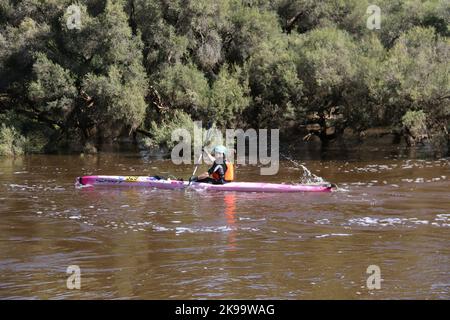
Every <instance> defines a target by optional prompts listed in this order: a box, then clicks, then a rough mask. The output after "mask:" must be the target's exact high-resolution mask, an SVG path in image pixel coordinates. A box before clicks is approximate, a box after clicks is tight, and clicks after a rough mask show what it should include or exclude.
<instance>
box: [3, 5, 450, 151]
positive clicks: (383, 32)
mask: <svg viewBox="0 0 450 320" xmlns="http://www.w3.org/2000/svg"><path fill="white" fill-rule="evenodd" d="M370 4H376V5H378V6H379V7H380V9H381V29H379V30H369V29H368V28H367V27H366V20H367V18H368V17H369V14H368V13H367V12H366V10H367V8H368V6H369V5H370ZM71 5H76V6H77V8H79V12H80V16H79V17H80V21H79V22H80V25H79V26H78V27H77V28H71V27H70V25H68V24H67V21H68V20H70V19H73V14H74V11H73V10H68V8H69V6H71ZM449 17H450V5H449V3H448V1H446V0H441V1H439V0H428V1H421V0H404V1H400V0H394V1H388V0H379V1H375V3H373V2H372V1H371V2H370V3H369V2H368V1H365V0H330V1H317V0H316V1H313V0H275V1H269V0H228V1H226V0H195V1H194V0H79V1H68V0H49V1H39V0H2V1H1V2H0V120H1V123H2V124H1V127H0V154H17V153H21V152H41V151H56V150H60V149H63V148H69V149H73V150H83V149H85V150H95V149H97V148H98V147H100V146H101V145H102V144H104V143H110V142H112V141H114V140H116V139H117V138H118V137H123V136H134V137H137V138H139V139H140V138H142V137H145V139H142V140H143V141H145V142H146V143H147V144H153V145H161V144H168V143H169V140H170V133H171V130H172V129H174V128H176V127H180V126H189V127H191V126H192V121H193V120H203V121H205V122H206V121H209V120H214V121H215V122H216V124H217V125H218V126H219V127H222V128H226V127H235V126H239V127H243V128H245V127H253V128H284V127H286V126H287V124H289V125H290V126H292V125H293V126H294V127H295V126H298V125H302V124H305V123H306V122H307V119H308V117H310V116H311V115H314V116H315V117H316V118H317V122H318V123H319V124H320V125H321V127H322V128H326V127H327V126H330V125H331V124H330V119H334V120H333V121H334V122H335V123H333V124H332V125H333V126H336V127H339V128H340V129H343V128H351V129H353V130H354V131H356V132H360V131H363V130H366V129H368V128H372V127H376V126H390V127H403V128H404V130H405V132H406V133H407V134H408V136H409V138H410V140H411V143H414V142H415V141H416V140H420V139H421V137H423V136H424V135H427V136H428V137H433V138H436V139H441V140H442V141H446V139H447V137H448V132H447V130H448V126H449V119H450V80H449V74H450V50H449V48H450V47H449V29H448V26H449V21H450V19H449ZM71 21H72V20H71ZM321 132H322V133H321V134H320V137H321V139H327V136H326V134H324V133H325V132H326V131H325V130H322V131H321Z"/></svg>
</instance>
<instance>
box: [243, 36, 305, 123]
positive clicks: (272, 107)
mask: <svg viewBox="0 0 450 320" xmlns="http://www.w3.org/2000/svg"><path fill="white" fill-rule="evenodd" d="M287 46H288V43H287V42H286V41H280V42H279V43H276V45H274V43H264V44H262V45H261V49H260V51H259V52H258V53H257V54H255V55H254V56H253V58H252V59H251V60H250V61H249V63H248V65H247V67H248V73H249V85H250V89H251V95H252V97H253V103H252V107H253V108H252V109H251V111H252V115H249V116H253V117H254V120H256V121H253V124H255V125H256V126H258V127H259V126H261V127H277V128H279V127H280V126H281V127H282V126H283V125H284V124H285V121H286V120H289V119H292V118H295V117H296V115H295V113H296V112H297V111H299V110H300V109H299V107H300V106H299V103H300V98H301V97H302V94H303V83H302V81H301V80H300V79H299V77H298V74H297V69H296V64H295V55H294V52H293V51H291V50H288V47H287Z"/></svg>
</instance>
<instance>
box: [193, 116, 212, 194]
mask: <svg viewBox="0 0 450 320" xmlns="http://www.w3.org/2000/svg"><path fill="white" fill-rule="evenodd" d="M211 127H212V123H211V122H208V124H207V125H206V130H208V131H207V133H206V139H205V141H204V142H203V143H202V153H200V157H199V158H198V161H197V164H196V165H195V168H194V172H192V176H191V177H190V178H189V183H188V186H190V185H191V182H192V178H194V176H195V173H196V172H197V169H198V166H199V165H200V161H201V160H202V158H203V152H204V148H205V145H207V144H208V142H209V139H210V138H211Z"/></svg>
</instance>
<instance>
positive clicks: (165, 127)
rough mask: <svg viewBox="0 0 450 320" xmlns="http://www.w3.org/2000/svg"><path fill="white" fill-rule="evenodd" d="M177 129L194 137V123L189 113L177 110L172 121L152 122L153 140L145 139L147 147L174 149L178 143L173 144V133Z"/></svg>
mask: <svg viewBox="0 0 450 320" xmlns="http://www.w3.org/2000/svg"><path fill="white" fill-rule="evenodd" d="M176 129H185V130H187V131H188V132H189V133H190V135H191V137H193V136H194V122H193V121H192V119H191V117H190V116H189V115H188V114H187V113H185V112H183V111H181V110H176V111H175V112H174V113H173V115H172V116H171V117H170V119H163V120H162V121H160V122H158V123H157V122H156V121H152V122H151V124H150V131H151V133H152V138H149V139H148V138H147V139H145V144H146V145H147V146H159V145H164V146H167V147H169V148H172V147H173V146H174V145H175V144H176V143H177V142H172V132H173V131H174V130H176Z"/></svg>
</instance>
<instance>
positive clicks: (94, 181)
mask: <svg viewBox="0 0 450 320" xmlns="http://www.w3.org/2000/svg"><path fill="white" fill-rule="evenodd" d="M77 183H78V184H80V185H90V186H137V187H151V188H157V189H170V190H177V189H185V188H187V187H189V188H193V189H201V190H209V191H213V190H217V191H239V192H328V191H331V189H332V185H330V184H320V185H315V184H313V185H307V184H278V183H261V182H229V183H226V184H209V183H201V182H191V184H190V186H189V182H187V181H180V180H165V179H158V178H157V177H148V176H84V177H78V178H77Z"/></svg>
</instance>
